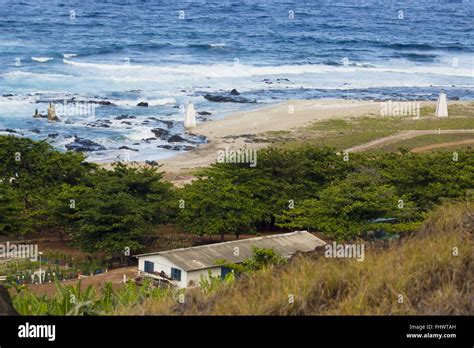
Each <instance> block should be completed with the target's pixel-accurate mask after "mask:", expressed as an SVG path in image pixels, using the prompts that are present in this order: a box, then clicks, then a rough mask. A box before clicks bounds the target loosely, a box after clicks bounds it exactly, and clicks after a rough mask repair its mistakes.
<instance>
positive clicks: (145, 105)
mask: <svg viewBox="0 0 474 348" xmlns="http://www.w3.org/2000/svg"><path fill="white" fill-rule="evenodd" d="M137 106H141V107H145V108H147V107H148V103H147V102H139V103H138V104H137Z"/></svg>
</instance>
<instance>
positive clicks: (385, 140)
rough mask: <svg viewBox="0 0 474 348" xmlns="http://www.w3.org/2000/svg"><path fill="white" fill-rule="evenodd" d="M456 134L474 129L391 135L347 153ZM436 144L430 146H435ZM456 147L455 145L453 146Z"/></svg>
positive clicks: (348, 150) (354, 147)
mask: <svg viewBox="0 0 474 348" xmlns="http://www.w3.org/2000/svg"><path fill="white" fill-rule="evenodd" d="M456 133H473V134H474V129H445V130H409V131H404V132H400V133H397V134H395V135H391V136H388V137H384V138H380V139H377V140H374V141H371V142H368V143H366V144H362V145H357V146H353V147H351V148H349V149H347V150H346V152H361V151H366V150H370V149H373V148H381V147H383V146H384V145H388V144H393V143H396V142H399V141H401V140H408V139H412V138H415V137H419V136H422V135H431V134H456ZM435 145H436V144H433V145H430V146H435ZM453 146H454V145H453Z"/></svg>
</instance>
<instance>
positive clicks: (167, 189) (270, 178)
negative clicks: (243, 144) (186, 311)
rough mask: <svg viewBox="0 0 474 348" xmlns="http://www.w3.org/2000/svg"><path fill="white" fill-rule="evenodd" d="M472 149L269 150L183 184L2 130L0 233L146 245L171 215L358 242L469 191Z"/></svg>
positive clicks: (221, 227)
mask: <svg viewBox="0 0 474 348" xmlns="http://www.w3.org/2000/svg"><path fill="white" fill-rule="evenodd" d="M473 154H474V153H473V150H462V151H461V150H459V151H457V152H455V153H452V152H435V153H428V154H413V153H409V152H407V151H403V152H402V153H382V152H367V153H357V154H350V156H349V158H347V157H346V156H341V154H337V153H336V152H335V151H334V149H332V148H328V147H322V148H316V147H310V146H303V147H299V148H294V149H283V148H268V149H264V150H260V151H259V152H258V162H257V163H258V164H257V166H256V167H250V166H249V165H248V164H245V163H240V164H238V163H236V164H230V163H216V164H214V165H212V166H211V167H209V168H207V169H204V170H202V171H201V172H200V173H198V176H199V179H198V180H195V181H193V182H192V183H191V184H189V185H186V186H185V187H184V188H173V187H172V186H171V185H170V184H169V183H166V182H165V181H163V178H162V173H160V172H158V170H157V169H153V168H139V169H137V168H130V167H126V166H125V165H123V164H116V165H115V166H114V168H113V169H112V170H105V169H100V168H99V167H98V166H97V165H95V164H91V163H87V162H85V161H84V159H85V158H84V156H83V155H81V154H77V153H71V152H66V153H61V152H58V151H56V150H54V149H53V148H52V147H51V146H50V145H48V144H47V143H45V142H34V141H31V140H28V139H24V138H16V137H3V136H0V180H1V181H0V235H11V236H18V235H20V234H24V233H30V234H31V233H41V232H42V231H50V230H53V231H56V232H60V233H63V234H64V235H68V236H70V238H71V239H72V241H73V242H74V243H75V244H76V245H78V246H79V247H80V248H81V249H83V250H87V251H96V250H105V251H107V252H109V253H110V254H112V253H117V252H119V251H121V250H123V248H126V247H128V248H130V249H131V250H139V249H140V248H142V247H143V238H144V237H145V236H147V235H148V234H151V233H153V230H154V228H156V226H158V225H160V224H163V223H168V222H172V223H175V224H176V225H178V226H180V227H181V228H182V229H183V230H184V231H186V232H190V233H196V234H200V235H215V234H221V235H222V234H224V233H233V234H235V235H237V236H238V235H240V234H242V233H253V232H255V231H264V230H265V231H277V230H294V229H307V228H309V229H310V230H317V231H320V232H323V233H326V234H327V235H330V236H332V237H334V238H336V239H351V238H354V237H357V236H360V235H363V232H364V231H367V230H368V229H373V228H374V225H373V220H374V219H378V218H395V219H396V223H395V224H390V225H387V226H384V228H385V229H386V230H388V231H405V230H413V228H414V225H413V224H416V223H417V222H418V221H420V220H421V219H422V217H423V214H424V212H426V211H428V210H431V209H432V208H433V207H434V206H435V205H438V204H440V203H442V202H443V201H444V200H453V199H454V200H460V199H463V200H464V199H466V198H469V199H472V196H468V195H467V193H468V192H469V190H472V189H473V188H474V176H473V175H472V173H473V172H474V156H473Z"/></svg>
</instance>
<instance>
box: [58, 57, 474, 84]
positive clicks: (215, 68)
mask: <svg viewBox="0 0 474 348" xmlns="http://www.w3.org/2000/svg"><path fill="white" fill-rule="evenodd" d="M63 62H64V63H65V64H68V65H73V66H77V67H82V68H92V69H97V70H104V71H111V70H116V71H118V72H120V75H119V76H116V77H115V78H119V79H120V78H122V79H124V78H132V79H135V80H137V81H138V80H139V79H141V78H143V79H144V80H145V81H152V80H157V81H159V80H161V79H162V78H163V76H162V75H163V74H173V75H177V74H178V75H182V76H201V77H211V78H236V77H251V76H266V75H268V76H272V75H304V74H325V73H335V74H339V73H358V72H374V73H401V74H431V75H442V76H460V77H473V76H474V75H473V71H472V69H465V68H460V67H450V66H400V67H394V66H378V67H375V66H365V65H361V66H347V67H344V66H334V65H325V64H301V65H277V66H257V65H244V64H238V65H233V64H214V65H192V64H190V65H174V66H144V65H134V64H130V65H125V64H101V63H85V62H76V61H70V60H66V59H64V60H63ZM127 70H128V71H131V72H132V71H133V76H126V75H125V76H124V74H123V73H124V72H126V71H127Z"/></svg>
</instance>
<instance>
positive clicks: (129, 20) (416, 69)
mask: <svg viewBox="0 0 474 348" xmlns="http://www.w3.org/2000/svg"><path fill="white" fill-rule="evenodd" d="M473 10H474V1H470V0H469V1H467V0H465V1H439V0H438V1H436V0H431V1H425V0H421V1H391V0H384V1H381V0H373V1H371V0H359V1H356V0H354V1H349V0H345V1H343V0H342V1H341V0H338V1H316V0H315V1H309V0H306V1H301V0H300V1H283V0H281V1H278V0H260V1H257V0H240V1H239V0H236V1H218V0H188V1H179V0H174V1H170V0H156V1H151V0H149V1H148V0H147V1H145V0H143V1H138V0H137V1H131V0H122V1H121V0H116V1H112V0H109V1H92V0H68V1H59V0H48V1H46V0H31V1H29V0H22V1H19V0H11V1H6V0H0V134H13V135H17V136H24V137H29V138H32V139H36V140H46V141H48V142H49V143H51V144H52V145H53V146H54V147H55V148H57V149H59V150H62V151H63V150H66V149H67V148H68V144H69V146H70V144H71V143H76V144H77V143H78V142H79V145H81V144H82V145H84V144H85V145H87V144H89V145H91V143H92V144H94V145H92V146H91V151H89V152H87V154H88V158H89V160H91V161H102V162H107V161H114V160H139V161H143V160H159V159H162V158H166V157H170V156H173V155H175V154H176V153H179V152H181V151H186V150H189V149H191V148H193V147H196V146H199V144H200V143H202V142H205V139H202V138H201V137H197V136H194V135H192V134H187V133H186V132H185V131H184V127H183V124H182V123H183V120H184V110H185V106H186V105H187V103H188V102H190V101H191V102H193V103H194V105H195V108H196V110H197V111H198V112H199V113H201V114H200V115H199V116H198V122H206V121H210V120H214V119H218V118H221V117H225V116H226V115H228V114H230V113H232V112H236V111H241V110H250V109H254V108H258V107H262V106H264V105H268V104H271V103H279V102H282V101H285V100H288V99H295V98H298V99H313V98H316V99H318V98H346V99H373V100H415V99H416V100H435V99H436V97H437V95H438V93H439V92H440V91H441V90H444V91H445V92H446V93H447V95H448V98H450V99H456V100H457V99H460V100H473V99H474V84H473V76H474V75H473V71H474V70H473V68H474V35H473V31H474V29H473V28H474V26H473V25H472V18H473V17H474V11H473ZM233 89H235V90H236V91H237V93H238V95H237V93H236V92H235V91H234V93H233V94H231V93H230V91H232V90H233ZM206 95H208V96H209V95H210V96H211V97H214V98H207V99H206ZM216 97H221V98H223V100H222V99H221V102H216ZM209 99H211V100H209ZM140 102H142V103H147V104H148V107H143V106H137V104H138V103H140ZM49 103H54V104H55V106H56V109H57V112H58V115H59V117H60V119H61V121H60V122H55V123H52V122H48V121H47V120H46V119H44V118H33V114H34V112H35V109H38V112H39V113H42V114H45V113H46V109H47V106H48V104H49ZM172 135H177V136H178V138H176V139H177V142H176V143H173V144H170V142H169V141H168V140H167V139H169V137H170V136H172ZM78 139H79V140H78ZM87 141H89V143H88V142H87ZM81 142H82V143H81ZM69 148H71V147H69Z"/></svg>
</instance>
